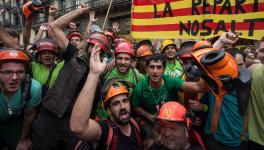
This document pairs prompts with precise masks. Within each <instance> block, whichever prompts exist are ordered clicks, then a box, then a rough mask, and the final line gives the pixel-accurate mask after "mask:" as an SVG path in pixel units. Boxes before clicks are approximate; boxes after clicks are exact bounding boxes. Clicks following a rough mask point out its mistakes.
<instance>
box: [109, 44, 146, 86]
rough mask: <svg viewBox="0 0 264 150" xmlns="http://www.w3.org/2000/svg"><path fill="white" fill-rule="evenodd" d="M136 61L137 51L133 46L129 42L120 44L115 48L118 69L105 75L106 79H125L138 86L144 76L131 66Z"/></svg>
mask: <svg viewBox="0 0 264 150" xmlns="http://www.w3.org/2000/svg"><path fill="white" fill-rule="evenodd" d="M134 59H135V51H134V48H133V45H132V44H130V43H129V42H122V43H119V44H118V45H117V46H116V48H115V64H116V67H115V68H114V69H112V70H111V71H110V72H108V73H107V74H106V75H105V77H104V78H105V79H106V80H108V79H111V78H113V77H120V78H122V79H125V80H126V81H128V82H129V83H131V84H132V85H136V84H137V83H138V82H139V81H141V80H142V79H144V76H143V75H142V74H140V73H139V72H138V70H136V69H135V68H131V65H132V63H133V61H134Z"/></svg>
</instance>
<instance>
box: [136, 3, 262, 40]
mask: <svg viewBox="0 0 264 150" xmlns="http://www.w3.org/2000/svg"><path fill="white" fill-rule="evenodd" d="M131 19H132V21H131V22H132V24H131V35H132V36H133V37H134V38H179V39H197V38H199V39H206V38H210V37H214V36H216V35H220V34H221V33H222V32H225V31H232V32H240V33H241V36H240V37H242V38H247V39H257V40H259V39H260V38H261V37H262V36H263V35H264V0H133V3H132V13H131Z"/></svg>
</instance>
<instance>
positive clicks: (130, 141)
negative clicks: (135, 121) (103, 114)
mask: <svg viewBox="0 0 264 150" xmlns="http://www.w3.org/2000/svg"><path fill="white" fill-rule="evenodd" d="M99 124H100V127H101V129H102V135H101V138H100V140H99V141H98V146H97V148H96V149H97V150H104V149H106V148H107V147H106V140H107V137H108V132H109V127H108V122H107V121H106V120H104V121H100V122H99ZM130 125H131V127H132V128H131V134H130V136H126V135H124V134H123V133H122V132H121V130H120V129H119V128H118V127H117V126H115V125H111V126H112V127H113V132H114V133H113V134H115V135H117V144H116V145H117V147H116V150H140V145H139V143H138V142H137V135H136V131H135V127H134V126H133V125H132V123H130ZM140 133H141V132H140ZM113 136H114V135H113ZM140 136H141V135H140ZM141 137H142V136H141ZM141 139H142V138H141ZM112 142H113V138H112ZM112 142H111V144H110V147H109V150H111V146H112Z"/></svg>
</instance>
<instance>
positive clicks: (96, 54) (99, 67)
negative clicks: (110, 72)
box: [90, 43, 107, 74]
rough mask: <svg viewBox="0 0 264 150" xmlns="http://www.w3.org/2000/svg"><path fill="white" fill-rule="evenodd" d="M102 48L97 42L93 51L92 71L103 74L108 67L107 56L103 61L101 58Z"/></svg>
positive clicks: (91, 59)
mask: <svg viewBox="0 0 264 150" xmlns="http://www.w3.org/2000/svg"><path fill="white" fill-rule="evenodd" d="M100 53H101V49H100V47H99V44H98V43H96V44H95V45H94V47H93V49H92V51H91V58H90V73H95V74H101V73H103V72H104V70H105V68H106V62H107V58H104V59H103V61H101V59H100Z"/></svg>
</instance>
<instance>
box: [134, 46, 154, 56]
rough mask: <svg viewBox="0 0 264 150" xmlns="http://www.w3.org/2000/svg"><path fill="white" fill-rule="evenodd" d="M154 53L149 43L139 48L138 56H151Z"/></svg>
mask: <svg viewBox="0 0 264 150" xmlns="http://www.w3.org/2000/svg"><path fill="white" fill-rule="evenodd" d="M152 54H153V53H152V51H151V49H150V47H149V46H147V45H142V46H140V47H139V48H138V50H137V57H144V56H149V55H152Z"/></svg>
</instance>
